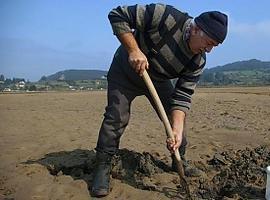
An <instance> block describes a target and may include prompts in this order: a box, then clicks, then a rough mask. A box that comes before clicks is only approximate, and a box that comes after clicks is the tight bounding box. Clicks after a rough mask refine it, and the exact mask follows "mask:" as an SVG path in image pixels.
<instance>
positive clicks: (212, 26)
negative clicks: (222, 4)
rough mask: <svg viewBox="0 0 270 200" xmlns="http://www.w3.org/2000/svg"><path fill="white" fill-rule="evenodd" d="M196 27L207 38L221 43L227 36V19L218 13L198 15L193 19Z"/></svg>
mask: <svg viewBox="0 0 270 200" xmlns="http://www.w3.org/2000/svg"><path fill="white" fill-rule="evenodd" d="M194 21H195V23H196V24H197V26H198V27H199V28H200V29H202V30H203V32H205V33H206V34H207V35H208V36H209V37H211V38H212V39H214V40H215V41H217V42H219V43H222V42H223V41H224V39H225V37H226V35H227V26H228V17H227V15H225V14H224V13H221V12H219V11H210V12H204V13H202V14H200V15H199V16H198V17H195V19H194Z"/></svg>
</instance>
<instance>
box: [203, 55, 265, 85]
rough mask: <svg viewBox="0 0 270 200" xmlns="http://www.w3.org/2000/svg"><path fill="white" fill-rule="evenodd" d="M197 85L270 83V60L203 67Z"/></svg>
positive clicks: (254, 60) (253, 60)
mask: <svg viewBox="0 0 270 200" xmlns="http://www.w3.org/2000/svg"><path fill="white" fill-rule="evenodd" d="M199 85H201V86H212V85H213V86H222V85H246V86H256V85H270V62H263V61H260V60H256V59H252V60H247V61H239V62H234V63H230V64H226V65H223V66H218V67H214V68H211V69H205V71H204V72H203V74H202V76H201V79H200V82H199Z"/></svg>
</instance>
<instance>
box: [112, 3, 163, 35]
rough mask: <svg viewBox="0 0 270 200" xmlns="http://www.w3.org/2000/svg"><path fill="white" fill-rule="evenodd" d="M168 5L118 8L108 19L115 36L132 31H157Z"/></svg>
mask: <svg viewBox="0 0 270 200" xmlns="http://www.w3.org/2000/svg"><path fill="white" fill-rule="evenodd" d="M165 8H166V5H163V4H149V5H133V6H118V7H117V8H115V9H113V10H112V11H111V12H110V13H109V15H108V18H109V20H110V23H111V26H112V29H113V33H114V35H119V34H122V33H129V32H132V29H135V30H139V31H141V32H144V31H150V30H151V29H157V28H158V25H159V22H160V20H161V18H162V15H158V14H161V13H162V12H164V10H165Z"/></svg>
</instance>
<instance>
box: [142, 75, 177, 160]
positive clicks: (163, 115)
mask: <svg viewBox="0 0 270 200" xmlns="http://www.w3.org/2000/svg"><path fill="white" fill-rule="evenodd" d="M142 78H143V80H144V82H145V84H146V86H147V88H148V90H149V92H150V94H151V96H152V98H153V100H154V102H155V104H156V106H157V110H158V112H159V115H160V117H161V120H162V122H163V125H164V127H165V130H166V134H167V137H168V138H171V139H173V140H174V135H173V131H172V127H171V124H170V121H169V119H168V117H167V114H166V112H165V109H164V107H163V105H162V103H161V101H160V98H159V96H158V94H157V91H156V89H155V86H154V85H153V82H152V81H151V78H150V77H149V75H148V73H147V71H146V70H144V72H143V76H142ZM174 155H175V158H176V159H177V160H178V161H180V160H181V157H180V155H179V151H178V149H176V150H175V152H174Z"/></svg>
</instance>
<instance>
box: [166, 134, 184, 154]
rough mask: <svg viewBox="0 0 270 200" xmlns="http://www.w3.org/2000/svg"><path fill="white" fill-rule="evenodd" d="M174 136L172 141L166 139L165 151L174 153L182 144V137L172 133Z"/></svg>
mask: <svg viewBox="0 0 270 200" xmlns="http://www.w3.org/2000/svg"><path fill="white" fill-rule="evenodd" d="M173 134H174V139H172V138H168V139H167V140H166V142H167V149H168V150H169V151H170V152H171V153H174V152H175V151H176V149H178V148H179V147H180V145H181V143H182V138H183V135H182V133H176V132H174V131H173Z"/></svg>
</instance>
